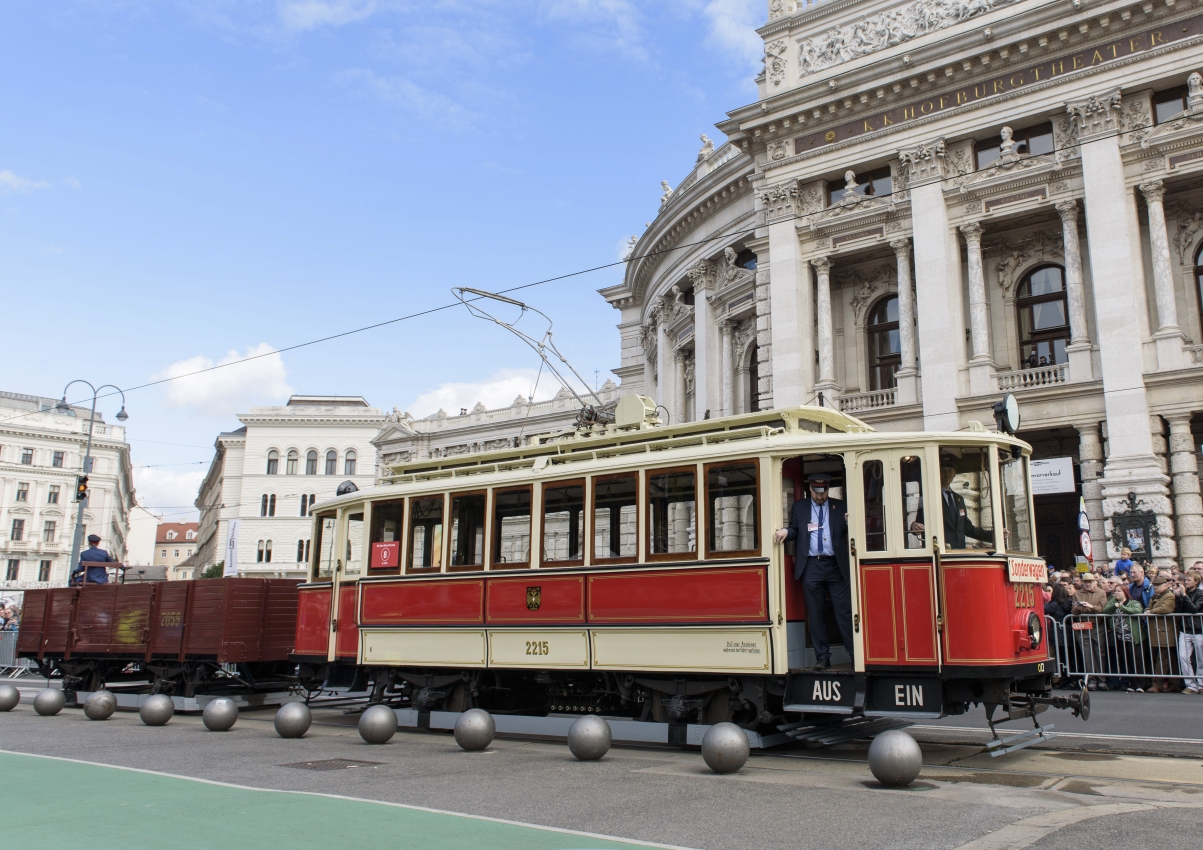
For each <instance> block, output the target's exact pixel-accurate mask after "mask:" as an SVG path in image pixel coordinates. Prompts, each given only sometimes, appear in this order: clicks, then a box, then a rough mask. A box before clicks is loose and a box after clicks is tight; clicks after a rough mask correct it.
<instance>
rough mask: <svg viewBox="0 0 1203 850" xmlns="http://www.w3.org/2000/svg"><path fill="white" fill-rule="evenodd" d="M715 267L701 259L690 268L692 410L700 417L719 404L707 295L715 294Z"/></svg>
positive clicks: (714, 413) (712, 411)
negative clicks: (691, 292)
mask: <svg viewBox="0 0 1203 850" xmlns="http://www.w3.org/2000/svg"><path fill="white" fill-rule="evenodd" d="M716 273H717V270H716V268H715V265H714V263H712V262H710V261H709V260H701V261H700V262H698V263H696V264H695V265H694V267H693V268H692V269H690V272H689V277H690V279H691V280H692V281H693V412H694V417H695V418H697V419H701V418H703V417H704V416H705V415H706V411H707V410H709V411H710V415H711V416H714V415H716V408H718V407H719V404H720V402H719V400H718V397H719V393H718V387H717V386H716V385H717V383H718V375H716V374H715V372H714V369H713V368H712V367H713V366H714V364H715V361H717V359H718V358H717V356H716V354H717V352H713V351H711V349H712V348H716V347H717V346H715V345H714V341H715V340H714V311H713V309H712V307H711V305H710V296H711V295H712V294H713V293H714V281H715V275H716Z"/></svg>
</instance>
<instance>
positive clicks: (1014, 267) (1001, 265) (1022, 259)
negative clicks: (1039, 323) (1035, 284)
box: [983, 233, 1065, 295]
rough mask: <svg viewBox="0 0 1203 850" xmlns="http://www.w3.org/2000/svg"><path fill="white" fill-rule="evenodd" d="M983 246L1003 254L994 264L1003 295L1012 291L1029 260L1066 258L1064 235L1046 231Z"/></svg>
mask: <svg viewBox="0 0 1203 850" xmlns="http://www.w3.org/2000/svg"><path fill="white" fill-rule="evenodd" d="M983 248H984V249H985V250H987V251H998V252H1000V253H1001V255H1002V256H1001V258H1000V259H999V261H998V262H997V263H995V264H994V270H995V272H996V273H997V275H998V287H999V289H1001V290H1002V293H1003V295H1008V294H1009V293H1010V292H1011V288H1012V287H1013V286H1014V285H1015V280H1016V274H1017V272H1018V271H1019V270H1020V269H1021V268H1023V267H1024V266H1025V265H1027V264H1028V262H1029V261H1031V260H1037V261H1050V262H1051V261H1057V262H1060V261H1063V260H1064V259H1065V242H1064V240H1063V239H1062V237H1061V236H1060V235H1056V236H1050V235H1048V234H1046V233H1033V234H1031V235H1028V236H1024V237H1021V238H1019V239H1013V240H1008V241H1006V242H1001V243H996V244H992V245H985V246H983Z"/></svg>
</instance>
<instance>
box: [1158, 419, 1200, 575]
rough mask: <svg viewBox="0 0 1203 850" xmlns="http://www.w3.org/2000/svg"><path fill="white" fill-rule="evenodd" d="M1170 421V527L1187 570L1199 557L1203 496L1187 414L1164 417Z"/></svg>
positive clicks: (1181, 560) (1183, 565) (1179, 555)
mask: <svg viewBox="0 0 1203 850" xmlns="http://www.w3.org/2000/svg"><path fill="white" fill-rule="evenodd" d="M1165 418H1166V420H1167V421H1168V422H1169V423H1170V446H1169V448H1170V475H1171V476H1172V480H1173V486H1174V528H1175V529H1176V530H1177V532H1178V559H1179V561H1180V562H1181V563H1182V568H1183V569H1187V568H1189V567H1190V566H1191V564H1193V563H1194V562H1195V561H1198V560H1203V499H1201V498H1200V496H1199V462H1198V458H1197V457H1196V455H1195V438H1194V436H1193V435H1192V434H1191V432H1190V419H1191V415H1190V414H1189V413H1175V414H1173V415H1171V416H1167V417H1165Z"/></svg>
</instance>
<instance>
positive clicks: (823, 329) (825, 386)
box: [810, 257, 835, 390]
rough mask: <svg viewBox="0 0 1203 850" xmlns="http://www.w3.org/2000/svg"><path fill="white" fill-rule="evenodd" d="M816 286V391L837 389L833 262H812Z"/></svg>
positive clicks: (817, 260)
mask: <svg viewBox="0 0 1203 850" xmlns="http://www.w3.org/2000/svg"><path fill="white" fill-rule="evenodd" d="M810 264H811V265H812V266H814V269H815V275H816V278H817V282H816V284H815V325H816V331H817V338H818V343H819V380H818V383H817V384H816V385H815V388H816V389H821V390H831V389H832V388H834V387H835V334H834V333H833V332H832V330H831V260H830V259H829V258H827V257H818V258H817V259H814V260H811V261H810Z"/></svg>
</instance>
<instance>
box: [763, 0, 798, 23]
mask: <svg viewBox="0 0 1203 850" xmlns="http://www.w3.org/2000/svg"><path fill="white" fill-rule="evenodd" d="M796 11H798V2H797V0H769V20H770V21H775V20H777V19H778V18H784V17H785V16H786V15H792V14H793V13H794V12H796Z"/></svg>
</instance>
